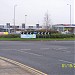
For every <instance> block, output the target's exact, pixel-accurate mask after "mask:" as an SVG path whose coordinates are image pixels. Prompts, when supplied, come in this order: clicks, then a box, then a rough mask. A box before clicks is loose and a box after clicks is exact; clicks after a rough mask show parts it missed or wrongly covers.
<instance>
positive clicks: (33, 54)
mask: <svg viewBox="0 0 75 75" xmlns="http://www.w3.org/2000/svg"><path fill="white" fill-rule="evenodd" d="M17 51H19V52H22V53H28V54H32V55H36V56H42V55H39V54H35V53H30V52H25V51H20V50H17Z"/></svg>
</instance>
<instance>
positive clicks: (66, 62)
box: [59, 60, 74, 64]
mask: <svg viewBox="0 0 75 75" xmlns="http://www.w3.org/2000/svg"><path fill="white" fill-rule="evenodd" d="M59 61H62V62H65V63H71V64H74V63H73V62H70V61H65V60H59Z"/></svg>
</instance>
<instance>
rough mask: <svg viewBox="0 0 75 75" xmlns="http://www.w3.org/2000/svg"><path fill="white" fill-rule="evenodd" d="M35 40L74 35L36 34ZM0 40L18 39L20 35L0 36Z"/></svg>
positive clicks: (73, 36) (72, 36)
mask: <svg viewBox="0 0 75 75" xmlns="http://www.w3.org/2000/svg"><path fill="white" fill-rule="evenodd" d="M36 37H37V38H75V35H74V34H46V35H42V34H37V35H36ZM0 38H20V34H8V35H0Z"/></svg>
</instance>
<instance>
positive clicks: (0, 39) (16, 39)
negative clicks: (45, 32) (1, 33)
mask: <svg viewBox="0 0 75 75" xmlns="http://www.w3.org/2000/svg"><path fill="white" fill-rule="evenodd" d="M47 40H54V41H55V40H58V41H60V40H66V41H67V40H75V38H36V39H23V38H0V41H47Z"/></svg>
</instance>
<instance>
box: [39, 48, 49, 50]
mask: <svg viewBox="0 0 75 75" xmlns="http://www.w3.org/2000/svg"><path fill="white" fill-rule="evenodd" d="M40 49H43V50H45V49H49V48H40Z"/></svg>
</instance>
